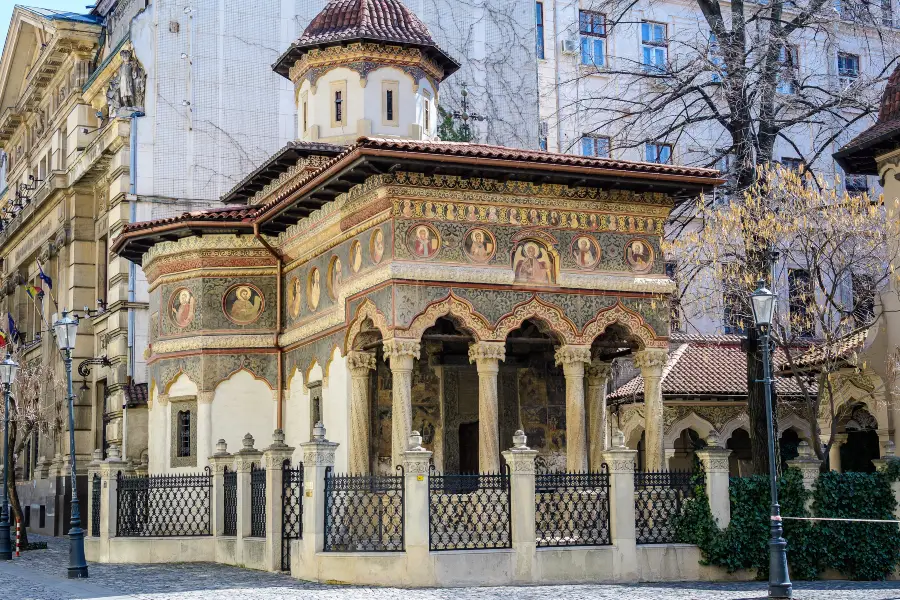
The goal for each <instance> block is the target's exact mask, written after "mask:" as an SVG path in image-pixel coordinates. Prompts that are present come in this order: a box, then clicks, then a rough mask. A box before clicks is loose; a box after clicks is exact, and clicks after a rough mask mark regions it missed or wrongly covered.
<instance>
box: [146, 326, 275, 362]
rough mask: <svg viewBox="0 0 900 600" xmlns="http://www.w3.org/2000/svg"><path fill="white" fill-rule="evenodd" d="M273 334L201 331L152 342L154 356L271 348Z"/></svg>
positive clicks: (272, 345)
mask: <svg viewBox="0 0 900 600" xmlns="http://www.w3.org/2000/svg"><path fill="white" fill-rule="evenodd" d="M273 347H274V334H271V333H269V334H266V333H263V334H251V335H242V334H239V333H229V334H228V335H210V334H208V333H204V332H202V331H200V332H197V335H193V336H190V337H183V338H177V339H168V340H157V341H156V342H154V343H153V354H154V357H156V356H158V355H161V354H171V353H173V352H188V351H196V350H225V349H227V350H234V349H236V348H238V349H239V348H273Z"/></svg>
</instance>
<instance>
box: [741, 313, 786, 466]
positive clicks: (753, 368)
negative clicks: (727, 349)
mask: <svg viewBox="0 0 900 600" xmlns="http://www.w3.org/2000/svg"><path fill="white" fill-rule="evenodd" d="M746 344H747V411H748V413H749V416H750V452H751V454H752V457H751V466H752V471H753V473H754V474H755V475H768V474H769V438H768V436H769V431H772V432H773V434H774V437H775V456H776V462H775V466H776V468H777V467H778V465H779V464H780V461H779V460H778V458H777V457H778V435H777V434H776V433H775V432H777V431H778V428H777V426H776V425H775V423H776V422H777V420H776V416H775V406H776V397H775V384H774V383H773V384H772V417H773V418H772V421H773V422H772V423H769V420H768V419H767V418H766V396H765V393H766V391H765V385H764V384H763V378H764V377H765V374H764V373H763V360H762V352H761V351H760V348H759V332H758V331H757V329H756V327H753V326H752V325H751V326H750V327H749V328H748V330H747V341H746Z"/></svg>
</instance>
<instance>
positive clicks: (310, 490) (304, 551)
mask: <svg viewBox="0 0 900 600" xmlns="http://www.w3.org/2000/svg"><path fill="white" fill-rule="evenodd" d="M337 446H338V445H337V444H336V443H335V442H329V441H328V440H327V439H325V427H324V426H323V425H322V423H321V422H319V423H316V425H315V427H313V435H312V439H311V440H310V441H308V442H303V443H302V444H300V448H301V449H302V450H303V539H302V540H299V542H298V546H295V547H294V548H292V549H291V575H293V576H294V577H298V578H300V579H309V580H313V581H315V580H317V579H318V569H317V567H316V552H322V550H323V549H324V548H325V471H326V469H329V468H332V469H333V468H334V451H335V449H336V448H337ZM295 549H296V550H299V552H295Z"/></svg>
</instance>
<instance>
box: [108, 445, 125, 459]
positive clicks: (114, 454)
mask: <svg viewBox="0 0 900 600" xmlns="http://www.w3.org/2000/svg"><path fill="white" fill-rule="evenodd" d="M106 454H107V456H109V458H110V460H112V459H116V460H118V459H121V458H122V454H121V453H120V452H119V446H118V445H116V444H110V445H109V450H108V451H107V452H106Z"/></svg>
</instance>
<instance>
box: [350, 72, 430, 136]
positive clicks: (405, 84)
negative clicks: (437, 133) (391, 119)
mask: <svg viewBox="0 0 900 600" xmlns="http://www.w3.org/2000/svg"><path fill="white" fill-rule="evenodd" d="M385 81H396V82H397V84H398V85H397V91H398V96H399V98H398V99H397V106H395V107H394V109H395V110H397V111H398V112H397V115H396V116H397V124H398V125H397V126H396V127H392V126H387V125H383V124H382V119H381V114H382V104H383V102H384V101H383V97H384V91H383V90H382V87H381V86H382V83H383V82H385ZM416 83H421V85H420V87H419V88H418V89H417V90H416V91H413V87H414V86H415V85H416ZM423 89H427V90H428V91H429V92H430V93H431V97H432V98H434V97H435V91H434V89H432V87H431V83H429V81H428V80H427V79H422V80H421V81H420V82H416V81H414V80H413V78H412V77H411V76H409V75H407V74H406V73H404V72H403V71H401V70H400V69H396V68H394V67H382V68H380V69H377V70H375V71H373V72H371V73H369V77H368V83H367V84H366V87H365V88H364V89H363V92H364V95H365V115H366V116H365V118H366V119H370V120H371V121H372V133H373V134H375V135H379V136H382V135H383V136H398V137H404V138H405V137H409V126H410V125H412V124H418V125H423V124H424V123H423V120H424V118H425V116H424V112H423V108H422V98H423V95H422V90H423ZM436 114H437V113H436V112H435V108H434V106H432V111H431V115H432V117H431V126H432V128H434V127H435V124H434V121H435V115H436Z"/></svg>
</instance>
